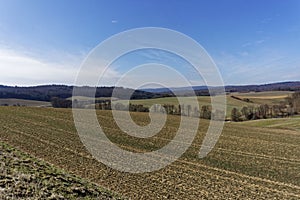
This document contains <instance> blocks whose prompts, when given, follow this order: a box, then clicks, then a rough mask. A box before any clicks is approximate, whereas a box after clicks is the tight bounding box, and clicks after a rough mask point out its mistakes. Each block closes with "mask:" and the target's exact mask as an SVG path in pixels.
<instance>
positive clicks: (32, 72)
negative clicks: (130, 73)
mask: <svg viewBox="0 0 300 200" xmlns="http://www.w3.org/2000/svg"><path fill="white" fill-rule="evenodd" d="M61 58H65V59H64V60H59V61H55V62H52V61H45V60H43V59H41V58H37V57H35V56H32V55H30V54H28V53H26V52H17V51H15V50H12V49H9V48H6V47H4V48H3V47H2V48H1V47H0V71H1V73H0V84H4V85H23V86H28V85H40V84H69V85H73V84H74V82H75V79H76V77H77V73H78V70H79V68H80V64H81V62H82V60H83V56H82V57H76V56H75V55H73V56H72V55H70V54H67V53H66V56H60V59H61ZM97 66H98V67H101V64H98V65H97ZM91 73H93V72H91ZM117 74H118V73H117V72H115V71H114V70H112V69H109V70H108V71H107V73H106V76H105V77H104V81H106V82H107V85H109V84H110V82H111V80H110V77H113V78H115V77H116V76H117Z"/></svg>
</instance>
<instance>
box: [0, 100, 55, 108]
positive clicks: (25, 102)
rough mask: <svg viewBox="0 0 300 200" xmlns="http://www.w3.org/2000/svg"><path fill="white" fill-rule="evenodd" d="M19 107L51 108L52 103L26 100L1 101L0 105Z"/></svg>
mask: <svg viewBox="0 0 300 200" xmlns="http://www.w3.org/2000/svg"><path fill="white" fill-rule="evenodd" d="M5 104H6V105H9V106H13V105H18V106H31V107H51V103H50V102H46V101H35V100H25V99H0V105H5Z"/></svg>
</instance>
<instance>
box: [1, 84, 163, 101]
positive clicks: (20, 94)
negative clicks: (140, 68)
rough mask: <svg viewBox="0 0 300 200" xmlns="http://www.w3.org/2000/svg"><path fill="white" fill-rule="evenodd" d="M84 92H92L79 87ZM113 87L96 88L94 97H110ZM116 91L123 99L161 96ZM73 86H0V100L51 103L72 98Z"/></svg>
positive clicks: (141, 92)
mask: <svg viewBox="0 0 300 200" xmlns="http://www.w3.org/2000/svg"><path fill="white" fill-rule="evenodd" d="M81 88H83V89H84V90H85V91H88V90H93V89H95V88H93V87H81ZM114 89H115V87H97V89H96V94H95V97H111V96H112V92H113V90H114ZM116 89H117V90H118V96H117V98H120V99H123V98H124V96H125V94H128V93H131V92H133V95H132V97H131V98H132V99H147V98H155V97H161V96H162V95H161V94H155V93H151V92H146V91H140V90H135V91H134V90H133V89H129V88H122V87H118V88H116ZM72 92H73V86H66V85H43V86H33V87H17V86H16V87H11V86H4V85H0V98H1V99H8V98H15V99H26V100H37V101H51V99H52V98H53V97H58V98H63V99H65V98H69V97H71V96H72Z"/></svg>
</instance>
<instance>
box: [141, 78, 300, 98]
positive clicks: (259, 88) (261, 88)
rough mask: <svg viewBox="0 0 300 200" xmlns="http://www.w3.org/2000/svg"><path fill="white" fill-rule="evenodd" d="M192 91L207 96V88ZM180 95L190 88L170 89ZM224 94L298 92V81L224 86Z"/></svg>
mask: <svg viewBox="0 0 300 200" xmlns="http://www.w3.org/2000/svg"><path fill="white" fill-rule="evenodd" d="M192 88H193V90H194V91H195V93H196V95H198V96H205V95H209V92H208V87H207V86H193V87H192ZM209 88H212V89H218V88H219V87H209ZM171 89H172V90H173V91H176V92H177V93H179V94H182V95H184V94H185V95H188V94H190V92H191V90H190V87H177V88H171ZM143 91H147V92H153V93H164V94H169V93H171V90H170V89H168V88H149V89H143ZM225 91H226V92H266V91H300V81H294V82H292V81H290V82H279V83H270V84H262V85H227V86H225Z"/></svg>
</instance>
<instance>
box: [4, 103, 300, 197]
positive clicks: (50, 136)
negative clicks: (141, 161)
mask: <svg viewBox="0 0 300 200" xmlns="http://www.w3.org/2000/svg"><path fill="white" fill-rule="evenodd" d="M0 109H1V112H0V121H1V128H0V137H1V140H5V141H7V142H8V143H10V144H12V145H15V146H18V147H19V148H21V149H23V150H25V151H27V152H29V153H32V154H33V155H35V156H37V157H40V158H43V159H45V160H47V161H49V162H51V163H53V164H55V165H57V166H59V167H62V168H64V169H66V170H69V171H70V172H72V173H74V174H77V175H79V176H82V177H84V178H88V179H90V180H92V181H94V182H96V183H98V184H100V185H103V186H104V187H107V188H110V189H112V190H114V191H116V192H119V193H121V194H123V195H125V196H128V197H132V198H153V199H154V198H159V197H161V198H163V197H169V198H193V197H194V198H201V197H202V198H207V199H209V198H213V197H215V198H220V199H222V198H223V199H226V198H269V199H270V198H284V199H299V198H300V183H299V180H300V177H299V174H300V173H299V170H300V162H299V159H300V155H299V154H300V153H299V152H300V149H299V147H298V146H296V145H295V144H297V143H298V144H299V143H300V141H299V133H298V132H296V131H294V132H293V134H290V133H289V132H285V131H284V130H279V129H276V131H275V133H273V132H274V131H273V130H274V129H265V128H256V127H250V126H246V125H243V124H236V123H229V124H226V126H225V129H224V131H223V134H222V136H221V138H220V140H219V142H218V144H217V146H216V147H215V148H214V150H213V151H212V152H211V154H209V156H208V157H207V158H205V159H199V158H198V157H197V156H198V151H199V148H200V145H201V142H202V139H203V136H204V134H205V131H206V129H207V126H208V121H205V120H201V122H200V128H199V131H198V135H197V136H196V138H195V140H194V142H193V144H192V146H191V147H190V148H189V149H188V151H187V152H186V153H185V154H184V155H183V156H182V158H180V159H179V160H178V161H176V162H174V163H172V164H171V165H170V166H168V167H166V168H165V169H162V170H159V171H157V172H153V173H144V174H128V173H121V172H118V171H115V170H112V169H110V168H107V167H106V166H105V165H103V164H101V163H99V162H97V161H96V160H95V159H93V158H92V157H91V156H90V155H89V153H88V152H87V151H86V150H85V149H84V147H83V145H82V143H81V142H80V140H79V137H78V136H77V134H76V130H75V128H74V124H73V121H72V114H71V110H68V109H50V108H15V107H1V108H0ZM97 113H98V117H99V121H100V124H101V125H102V126H103V127H104V131H105V133H106V134H107V135H108V137H109V138H110V139H111V140H112V141H113V142H115V143H117V144H118V145H119V146H120V147H121V148H124V149H126V150H130V151H134V152H141V151H152V150H155V149H157V148H160V147H161V146H163V145H165V144H167V143H168V141H169V140H170V139H172V138H173V136H174V130H176V127H178V121H179V120H178V118H179V116H169V117H168V118H169V119H168V121H167V124H166V126H165V127H164V128H163V130H162V131H161V133H159V134H158V135H155V136H154V137H152V138H149V139H146V140H144V139H136V138H133V137H131V136H128V135H125V134H124V133H122V132H121V131H120V130H119V129H118V127H116V124H115V123H114V121H113V120H112V118H111V113H110V112H109V111H97ZM131 115H132V117H133V118H134V119H135V120H136V121H138V122H139V123H141V124H147V122H148V121H147V119H148V115H147V113H132V114H131ZM241 130H242V131H241ZM280 136H282V137H283V139H282V140H280ZM181 142H183V141H181ZM153 162H157V161H155V160H154V161H153Z"/></svg>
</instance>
